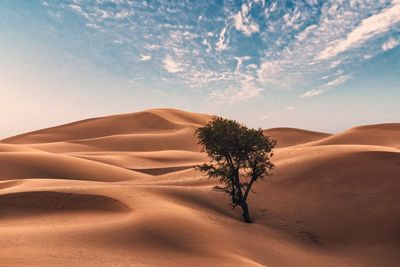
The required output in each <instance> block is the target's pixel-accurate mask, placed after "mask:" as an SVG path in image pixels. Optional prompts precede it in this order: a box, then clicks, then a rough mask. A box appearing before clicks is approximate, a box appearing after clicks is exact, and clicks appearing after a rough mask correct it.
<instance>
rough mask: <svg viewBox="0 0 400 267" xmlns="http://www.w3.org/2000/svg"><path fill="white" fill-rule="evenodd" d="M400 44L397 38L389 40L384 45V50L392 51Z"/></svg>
mask: <svg viewBox="0 0 400 267" xmlns="http://www.w3.org/2000/svg"><path fill="white" fill-rule="evenodd" d="M399 44H400V42H399V40H397V39H395V38H393V37H392V38H389V40H387V41H386V42H385V43H384V44H383V45H382V50H383V51H387V50H390V49H393V48H395V47H396V46H398V45H399Z"/></svg>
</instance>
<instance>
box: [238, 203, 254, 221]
mask: <svg viewBox="0 0 400 267" xmlns="http://www.w3.org/2000/svg"><path fill="white" fill-rule="evenodd" d="M240 206H241V207H242V210H243V214H242V215H243V219H244V221H245V222H246V223H252V222H253V221H252V220H251V218H250V213H249V207H248V206H247V203H246V202H244V203H243V204H241V205H240Z"/></svg>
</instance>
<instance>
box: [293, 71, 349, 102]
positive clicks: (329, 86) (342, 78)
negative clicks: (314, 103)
mask: <svg viewBox="0 0 400 267" xmlns="http://www.w3.org/2000/svg"><path fill="white" fill-rule="evenodd" d="M351 78H352V77H351V76H350V75H341V76H339V77H337V78H336V79H334V80H332V81H330V82H327V83H325V84H323V85H321V86H320V87H318V88H316V89H312V90H310V91H307V92H305V93H304V94H302V95H301V96H300V97H301V98H308V97H313V96H319V95H321V94H323V93H325V92H326V91H328V90H330V89H332V88H334V87H336V86H338V85H341V84H343V83H345V82H346V81H348V80H349V79H351Z"/></svg>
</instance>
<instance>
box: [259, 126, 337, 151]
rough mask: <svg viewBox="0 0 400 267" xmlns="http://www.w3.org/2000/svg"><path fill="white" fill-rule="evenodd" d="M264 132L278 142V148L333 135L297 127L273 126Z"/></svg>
mask: <svg viewBox="0 0 400 267" xmlns="http://www.w3.org/2000/svg"><path fill="white" fill-rule="evenodd" d="M263 132H264V135H267V136H269V137H271V138H272V139H273V140H276V141H277V142H278V143H277V147H278V148H282V147H288V146H295V145H299V144H303V143H308V142H311V141H316V140H320V139H323V138H326V137H329V136H331V134H328V133H320V132H314V131H308V130H303V129H296V128H271V129H265V130H264V131H263Z"/></svg>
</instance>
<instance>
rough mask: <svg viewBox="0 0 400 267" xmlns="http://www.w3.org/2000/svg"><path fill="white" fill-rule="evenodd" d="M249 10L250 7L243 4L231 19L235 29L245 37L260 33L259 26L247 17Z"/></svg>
mask: <svg viewBox="0 0 400 267" xmlns="http://www.w3.org/2000/svg"><path fill="white" fill-rule="evenodd" d="M250 10H251V5H247V4H246V3H243V4H242V7H241V9H240V11H239V12H237V13H236V15H235V16H234V17H233V20H234V26H235V29H236V30H238V31H241V32H242V33H243V34H244V35H246V36H250V35H252V34H253V33H256V32H259V31H260V26H258V24H257V23H256V22H255V21H254V20H253V19H252V18H251V17H250V15H249V12H250Z"/></svg>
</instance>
